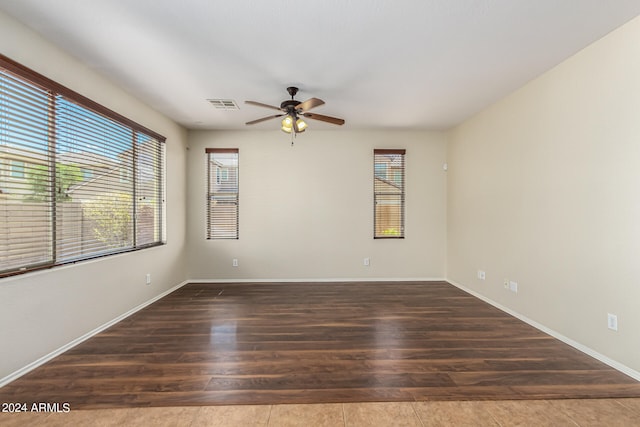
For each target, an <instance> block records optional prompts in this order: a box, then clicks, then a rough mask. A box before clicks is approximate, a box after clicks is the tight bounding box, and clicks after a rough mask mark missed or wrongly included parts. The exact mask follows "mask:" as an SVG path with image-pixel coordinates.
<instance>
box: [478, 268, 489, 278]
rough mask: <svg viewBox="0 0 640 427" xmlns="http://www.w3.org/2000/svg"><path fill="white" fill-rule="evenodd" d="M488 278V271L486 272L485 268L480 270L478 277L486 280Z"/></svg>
mask: <svg viewBox="0 0 640 427" xmlns="http://www.w3.org/2000/svg"><path fill="white" fill-rule="evenodd" d="M486 278H487V273H485V272H484V271H483V270H478V279H480V280H484V279H486Z"/></svg>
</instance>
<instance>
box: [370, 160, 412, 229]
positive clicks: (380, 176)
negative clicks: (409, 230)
mask: <svg viewBox="0 0 640 427" xmlns="http://www.w3.org/2000/svg"><path fill="white" fill-rule="evenodd" d="M405 153H406V151H405V150H399V149H398V150H382V149H376V150H373V158H374V163H373V205H374V207H373V218H374V220H373V223H374V230H373V237H374V238H376V239H393V238H396V239H402V238H404V215H405V208H404V200H405V185H404V184H405V180H404V176H405V167H404V166H405Z"/></svg>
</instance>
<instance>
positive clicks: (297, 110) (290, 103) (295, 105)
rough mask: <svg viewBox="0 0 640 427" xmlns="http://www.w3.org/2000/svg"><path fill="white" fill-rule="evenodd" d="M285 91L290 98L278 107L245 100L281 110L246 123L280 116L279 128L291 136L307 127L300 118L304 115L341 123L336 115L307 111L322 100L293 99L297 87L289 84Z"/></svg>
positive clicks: (327, 121)
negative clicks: (301, 100) (278, 112)
mask: <svg viewBox="0 0 640 427" xmlns="http://www.w3.org/2000/svg"><path fill="white" fill-rule="evenodd" d="M287 92H288V93H289V95H291V99H287V100H285V101H282V103H280V107H275V106H272V105H269V104H263V103H261V102H256V101H245V104H249V105H255V106H257V107H264V108H270V109H272V110H278V111H281V114H274V115H271V116H267V117H262V118H260V119H256V120H251V121H250V122H247V123H246V124H247V125H254V124H256V123H260V122H263V121H266V120H270V119H275V118H276V117H282V116H284V118H283V119H282V121H281V122H280V124H281V127H280V129H281V130H282V131H283V132H286V133H289V134H292V135H291V136H292V137H293V136H295V135H296V134H298V133H302V132H304V131H305V130H306V129H307V126H308V125H307V123H306V122H305V121H304V120H303V119H302V117H306V118H309V119H313V120H319V121H322V122H326V123H331V124H334V125H343V124H344V120H343V119H339V118H336V117H330V116H324V115H322V114H313V113H309V112H308V111H309V110H310V109H312V108H315V107H318V106H320V105H322V104H324V101H323V100H321V99H318V98H309V99H307V100H306V101H303V102H300V101H297V100H295V99H294V97H295V96H296V94H297V93H298V88H297V87H293V86H290V87H288V88H287ZM292 143H293V141H292Z"/></svg>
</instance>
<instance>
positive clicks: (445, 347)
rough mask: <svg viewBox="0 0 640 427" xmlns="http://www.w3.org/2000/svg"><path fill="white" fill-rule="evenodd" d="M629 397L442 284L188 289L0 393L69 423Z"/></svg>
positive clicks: (568, 354) (582, 358)
mask: <svg viewBox="0 0 640 427" xmlns="http://www.w3.org/2000/svg"><path fill="white" fill-rule="evenodd" d="M624 397H640V383H638V382H637V381H635V380H634V379H632V378H630V377H628V376H626V375H624V374H622V373H620V372H618V371H616V370H614V369H612V368H610V367H608V366H607V365H605V364H603V363H601V362H599V361H597V360H595V359H592V358H590V357H589V356H586V355H584V354H583V353H581V352H579V351H577V350H575V349H573V348H572V347H570V346H568V345H566V344H564V343H562V342H559V341H557V340H555V339H554V338H552V337H550V336H548V335H545V334H543V333H542V332H540V331H538V330H536V329H534V328H533V327H531V326H529V325H527V324H525V323H523V322H521V321H519V320H517V319H515V318H513V317H511V316H508V315H507V314H505V313H503V312H501V311H499V310H498V309H496V308H494V307H491V306H490V305H488V304H486V303H484V302H482V301H480V300H478V299H477V298H474V297H473V296H470V295H468V294H466V293H464V292H462V291H461V290H459V289H457V288H455V287H453V286H452V285H450V284H448V283H444V282H416V283H407V282H393V283H386V282H385V283H379V282H378V283H252V284H189V285H186V286H184V287H182V288H181V289H179V290H177V291H175V292H174V293H172V294H170V295H168V296H167V297H165V298H163V299H162V300H160V301H158V302H156V303H155V304H153V305H151V306H149V307H147V308H145V309H144V310H142V311H140V312H138V313H136V314H134V315H132V316H130V317H129V318H127V319H125V320H123V321H122V322H120V323H118V324H117V325H114V326H113V327H111V328H109V329H108V330H106V331H104V332H102V333H100V334H98V335H96V336H95V337H93V338H91V339H89V340H87V341H85V342H84V343H82V344H80V345H78V346H76V347H75V348H73V349H71V350H69V351H68V352H66V353H64V354H62V355H61V356H59V357H57V358H56V359H54V360H52V361H50V362H49V363H47V364H45V365H43V366H41V367H39V368H37V369H36V370H34V371H32V372H30V373H29V374H27V375H25V376H23V377H22V378H19V379H18V380H16V381H14V382H13V383H11V384H9V385H7V386H5V387H3V388H2V389H0V402H26V403H28V404H30V403H31V402H68V403H69V404H70V405H71V407H72V408H74V409H87V408H124V407H145V406H191V405H229V404H264V405H273V404H283V403H298V404H302V403H336V402H337V403H348V402H375V401H394V402H400V401H409V402H411V401H431V400H504V399H516V400H518V399H565V398H624Z"/></svg>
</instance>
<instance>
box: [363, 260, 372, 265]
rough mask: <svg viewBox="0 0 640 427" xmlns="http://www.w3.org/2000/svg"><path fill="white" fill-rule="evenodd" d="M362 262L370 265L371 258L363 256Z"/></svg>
mask: <svg viewBox="0 0 640 427" xmlns="http://www.w3.org/2000/svg"><path fill="white" fill-rule="evenodd" d="M363 264H364V265H366V266H367V267H368V266H370V265H371V260H370V259H369V258H365V259H364V261H363Z"/></svg>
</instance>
